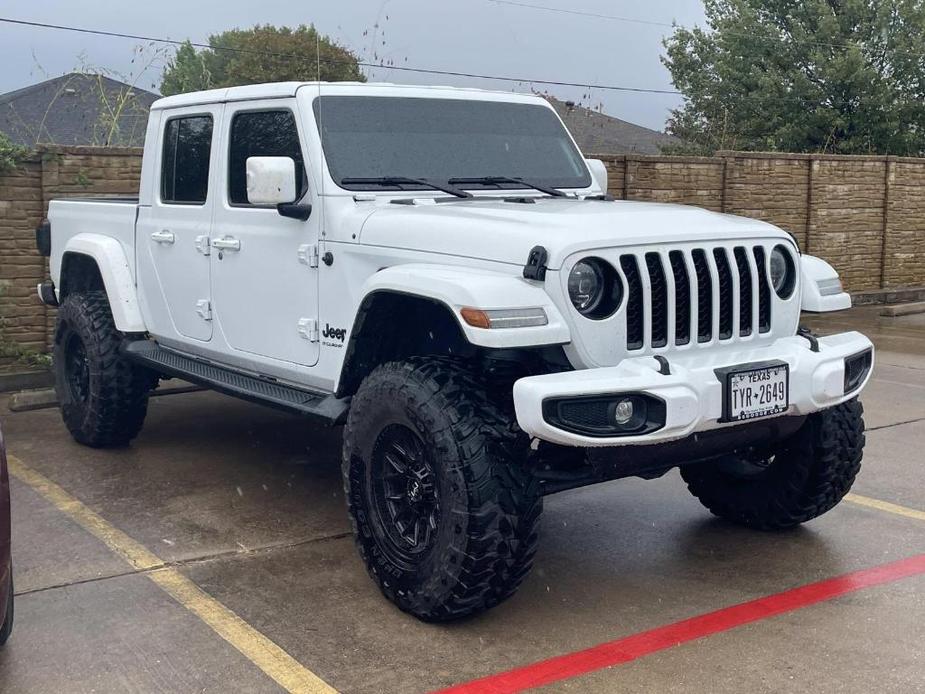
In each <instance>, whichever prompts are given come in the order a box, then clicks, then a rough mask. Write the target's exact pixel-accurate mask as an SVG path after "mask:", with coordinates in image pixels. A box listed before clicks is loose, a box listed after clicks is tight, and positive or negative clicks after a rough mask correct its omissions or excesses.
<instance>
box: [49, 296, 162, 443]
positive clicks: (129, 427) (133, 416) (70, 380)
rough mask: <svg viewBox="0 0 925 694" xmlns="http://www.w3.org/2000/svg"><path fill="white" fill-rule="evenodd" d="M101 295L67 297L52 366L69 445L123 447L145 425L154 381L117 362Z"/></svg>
mask: <svg viewBox="0 0 925 694" xmlns="http://www.w3.org/2000/svg"><path fill="white" fill-rule="evenodd" d="M123 339H124V336H123V335H122V333H120V332H119V331H118V330H116V326H115V323H114V322H113V319H112V312H111V311H110V309H109V299H108V298H107V296H106V293H105V292H102V291H89V292H81V293H76V294H70V295H69V296H67V297H66V298H65V299H64V301H63V302H62V303H61V306H60V308H59V309H58V318H57V324H56V327H55V344H54V351H53V363H54V372H55V392H56V393H57V396H58V402H59V403H60V407H61V417H62V418H63V419H64V423H65V425H66V426H67V428H68V431H70V432H71V436H73V437H74V440H75V441H77V442H79V443H82V444H84V445H87V446H92V447H94V448H108V447H114V446H124V445H126V444H128V442H129V441H131V440H132V439H133V438H135V436H137V435H138V432H139V431H141V426H142V424H143V423H144V419H145V414H146V413H147V410H148V394H149V393H150V391H151V389H152V388H153V387H154V385H156V383H157V380H156V377H155V376H154V375H153V374H152V372H150V371H148V370H147V369H145V368H143V367H140V366H136V365H134V364H132V363H131V362H129V361H128V360H127V359H125V357H123V356H122V354H121V353H120V351H119V349H120V346H121V345H122V341H123Z"/></svg>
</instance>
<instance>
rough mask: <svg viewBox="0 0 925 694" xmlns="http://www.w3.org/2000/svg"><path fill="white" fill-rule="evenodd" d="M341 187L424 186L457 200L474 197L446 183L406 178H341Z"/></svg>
mask: <svg viewBox="0 0 925 694" xmlns="http://www.w3.org/2000/svg"><path fill="white" fill-rule="evenodd" d="M340 184H341V185H348V186H394V187H397V188H399V189H400V190H401V188H400V186H410V185H418V186H426V187H427V188H433V189H434V190H440V191H443V192H444V193H449V194H450V195H455V196H456V197H457V198H471V197H474V196H473V195H472V193H468V192H466V191H465V190H462V189H460V188H457V187H456V186H452V185H449V184H447V183H437V182H436V181H429V180H427V179H426V178H408V177H407V176H377V177H373V178H342V179H340Z"/></svg>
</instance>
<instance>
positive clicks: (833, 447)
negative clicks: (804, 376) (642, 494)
mask: <svg viewBox="0 0 925 694" xmlns="http://www.w3.org/2000/svg"><path fill="white" fill-rule="evenodd" d="M863 412H864V408H863V407H862V405H861V403H860V402H859V401H858V400H857V399H855V400H849V401H848V402H845V403H843V404H841V405H837V406H835V407H832V408H830V409H827V410H823V411H822V412H818V413H816V414H813V415H810V416H809V417H808V418H807V420H806V423H805V424H804V425H803V426H802V427H801V428H800V429H799V431H797V432H796V433H795V434H793V435H792V436H791V437H790V438H788V439H787V440H785V441H783V442H781V443H779V444H776V445H775V446H774V447H773V448H772V449H770V450H766V451H755V452H753V453H752V454H749V455H744V454H740V455H733V456H728V457H726V458H724V459H720V460H719V461H713V462H709V463H702V464H698V465H692V466H688V467H682V468H681V477H683V478H684V481H685V482H687V486H688V488H689V489H690V491H691V493H692V494H693V495H694V496H696V497H697V498H698V499H699V500H700V502H701V503H702V504H703V505H704V506H706V507H707V508H708V509H709V510H710V511H711V512H712V513H713V514H714V515H716V516H719V517H720V518H724V519H726V520H729V521H732V522H734V523H738V524H740V525H745V526H748V527H751V528H758V529H760V530H784V529H787V528H792V527H794V526H796V525H799V524H801V523H805V522H806V521H809V520H812V519H813V518H817V517H818V516H821V515H822V514H823V513H825V512H826V511H829V510H830V509H832V508H833V507H835V505H836V504H838V502H839V501H841V500H842V498H843V497H844V496H845V494H847V493H848V491H849V490H850V489H851V485H852V484H853V483H854V480H855V477H857V474H858V471H859V470H860V468H861V457H862V455H863V451H864V419H863V417H862V415H863Z"/></svg>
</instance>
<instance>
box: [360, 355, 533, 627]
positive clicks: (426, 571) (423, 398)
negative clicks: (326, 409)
mask: <svg viewBox="0 0 925 694" xmlns="http://www.w3.org/2000/svg"><path fill="white" fill-rule="evenodd" d="M528 449H529V441H528V440H527V437H526V436H525V435H524V434H523V433H522V432H520V431H519V430H518V429H517V426H516V424H515V422H514V420H513V416H512V415H511V414H508V413H507V412H506V411H505V410H504V409H503V408H502V407H499V406H498V405H496V404H495V403H493V402H492V401H491V400H490V399H489V398H488V397H487V396H486V394H485V389H484V388H483V386H482V385H481V383H480V382H479V379H478V377H477V376H476V375H475V374H474V373H473V372H471V371H470V370H468V369H467V368H466V367H465V365H464V364H461V363H458V362H455V361H453V360H449V359H423V358H422V359H413V360H409V361H407V362H401V363H389V364H384V365H382V366H379V367H378V368H376V369H375V370H374V371H373V372H372V373H371V374H370V375H369V376H368V377H367V378H366V380H365V381H364V382H363V383H362V385H361V386H360V389H359V391H358V392H357V394H356V395H355V396H354V398H353V401H352V403H351V407H350V414H349V416H348V420H347V425H346V429H345V432H344V458H343V472H344V490H345V492H346V497H347V504H348V509H349V512H350V518H351V521H352V523H353V530H354V536H355V539H356V544H357V547H358V549H359V552H360V556H361V557H362V559H363V561H364V562H365V563H366V566H367V569H368V570H369V573H370V575H371V576H372V578H373V580H374V581H375V582H376V583H377V584H378V586H379V588H380V589H381V590H382V592H383V594H384V595H385V596H386V597H387V598H388V599H389V600H391V601H392V602H394V603H395V604H396V605H397V606H398V607H399V608H400V609H402V610H404V611H405V612H409V613H411V614H413V615H414V616H416V617H418V618H419V619H422V620H425V621H429V622H439V621H448V620H452V619H458V618H461V617H466V616H469V615H472V614H475V613H477V612H480V611H482V610H485V609H487V608H490V607H493V606H495V605H497V604H498V603H500V602H501V601H502V600H505V599H506V598H508V597H509V596H511V595H512V594H513V593H514V591H515V590H516V589H517V587H518V586H519V585H520V583H521V582H522V581H523V579H524V577H525V576H526V575H527V573H528V572H529V570H530V567H531V565H532V562H533V556H534V554H535V553H536V547H537V525H538V521H539V517H540V513H541V510H542V497H541V494H540V485H539V481H538V480H537V479H536V478H535V477H534V476H533V475H531V474H530V473H529V472H528V471H527V470H526V469H525V461H526V458H527V452H528Z"/></svg>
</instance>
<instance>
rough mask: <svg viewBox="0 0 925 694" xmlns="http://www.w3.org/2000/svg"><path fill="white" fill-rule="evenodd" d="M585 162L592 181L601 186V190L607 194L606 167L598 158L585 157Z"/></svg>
mask: <svg viewBox="0 0 925 694" xmlns="http://www.w3.org/2000/svg"><path fill="white" fill-rule="evenodd" d="M585 164H587V165H588V169H589V170H590V171H591V177H592V178H593V179H594V182H595V183H597V185H598V186H600V188H601V192H602V193H604V194H605V195H606V194H607V167H606V166H604V162H602V161H601V160H600V159H585Z"/></svg>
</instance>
